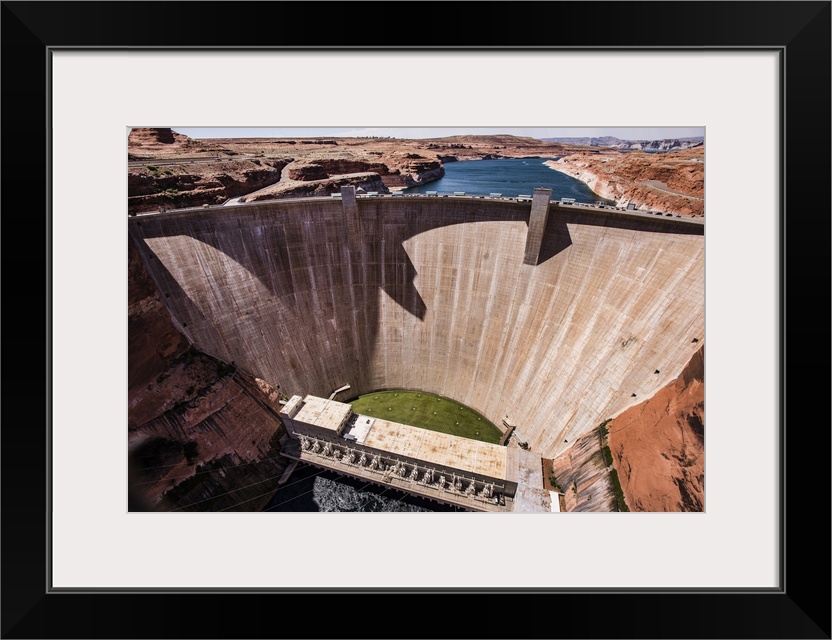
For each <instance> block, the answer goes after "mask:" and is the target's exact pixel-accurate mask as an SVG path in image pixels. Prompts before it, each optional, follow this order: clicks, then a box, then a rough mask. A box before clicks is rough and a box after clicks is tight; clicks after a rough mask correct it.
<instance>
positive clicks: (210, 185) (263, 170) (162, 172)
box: [127, 158, 287, 214]
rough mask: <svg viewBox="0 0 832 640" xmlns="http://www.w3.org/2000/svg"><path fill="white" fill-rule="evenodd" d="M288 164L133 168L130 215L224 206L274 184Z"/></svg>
mask: <svg viewBox="0 0 832 640" xmlns="http://www.w3.org/2000/svg"><path fill="white" fill-rule="evenodd" d="M286 164H287V162H286V161H285V160H261V159H258V158H254V159H251V160H217V161H214V162H186V163H177V164H162V163H160V164H158V165H155V164H153V163H147V164H144V165H141V166H131V167H130V168H129V170H128V174H127V195H128V198H127V207H128V212H129V213H131V214H132V213H141V212H143V211H158V210H159V207H165V208H166V209H173V208H184V207H197V206H200V205H203V204H210V205H215V204H222V203H223V202H224V201H225V200H227V199H229V198H234V197H236V196H240V195H243V194H246V193H251V192H252V191H256V190H257V189H262V188H263V187H266V186H268V185H270V184H274V183H275V182H277V181H278V180H280V177H281V171H282V170H283V167H285V166H286Z"/></svg>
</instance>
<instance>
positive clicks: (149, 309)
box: [127, 246, 287, 511]
mask: <svg viewBox="0 0 832 640" xmlns="http://www.w3.org/2000/svg"><path fill="white" fill-rule="evenodd" d="M128 259H129V263H128V266H129V269H128V296H129V297H128V304H129V307H128V427H127V433H128V452H129V455H128V473H129V483H130V484H129V495H130V509H131V510H138V511H153V510H163V511H164V510H172V509H184V510H199V511H205V510H215V511H216V510H221V509H228V510H244V511H257V510H259V509H262V508H263V506H264V505H265V504H266V503H267V502H268V500H269V499H270V497H271V495H272V493H273V491H274V489H275V488H276V486H277V479H278V478H279V477H280V475H281V474H282V472H283V470H284V469H285V467H286V465H287V461H285V460H284V459H283V458H280V457H279V455H278V452H279V448H280V445H279V441H280V438H281V437H282V436H283V434H284V429H283V427H282V425H281V424H280V422H279V420H278V419H277V417H276V411H277V407H278V403H277V400H278V392H277V391H276V390H274V389H271V388H270V387H269V386H268V385H267V384H266V383H264V382H263V381H259V380H255V379H253V378H251V377H249V376H247V375H246V374H244V373H242V372H240V371H237V370H236V368H235V367H234V366H232V365H229V364H226V363H224V362H222V361H220V360H218V359H216V358H213V357H211V356H208V355H206V354H204V353H202V352H200V351H199V350H197V349H195V348H194V347H193V346H191V345H190V344H189V343H188V341H187V339H186V338H185V337H184V336H183V335H182V334H181V333H180V332H179V330H178V329H177V328H176V327H175V326H174V324H173V322H172V320H171V318H170V315H169V313H168V311H167V309H166V308H165V307H164V305H163V304H162V301H161V299H160V297H159V295H158V293H157V291H156V287H155V285H154V284H153V282H152V280H151V279H150V277H149V276H148V274H147V271H146V270H145V268H144V265H143V264H142V262H141V259H140V258H139V256H138V252H136V251H135V249H134V248H133V247H132V246H130V248H129V252H128ZM270 490H271V491H270Z"/></svg>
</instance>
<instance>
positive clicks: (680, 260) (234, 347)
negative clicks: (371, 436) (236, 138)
mask: <svg viewBox="0 0 832 640" xmlns="http://www.w3.org/2000/svg"><path fill="white" fill-rule="evenodd" d="M533 207H534V205H533V204H530V203H529V202H519V201H517V200H507V199H503V198H482V197H447V198H446V197H436V196H421V197H417V196H410V197H385V198H379V197H375V198H357V199H354V200H350V201H348V202H345V201H343V198H305V199H297V200H276V201H265V202H258V203H252V204H244V205H240V206H235V207H213V208H207V209H194V210H185V211H179V212H171V213H163V214H147V215H138V216H135V217H130V218H129V219H128V228H129V235H130V237H131V239H132V241H133V242H134V243H135V245H136V246H137V247H138V249H139V252H140V254H141V256H142V259H143V261H144V262H145V264H146V266H147V268H148V271H149V273H150V274H151V277H152V278H153V279H154V281H155V282H156V285H157V287H158V289H159V292H160V296H161V298H162V300H163V301H164V303H165V304H166V305H167V307H168V308H169V309H170V312H171V315H172V317H173V319H174V322H175V323H176V324H177V326H178V327H179V328H180V329H181V331H182V332H183V333H184V334H186V335H187V336H188V338H189V339H190V340H191V341H192V342H193V343H194V344H195V345H197V346H198V347H199V348H200V349H202V350H204V351H205V352H207V353H209V354H211V355H214V356H216V357H218V358H221V359H222V360H225V361H227V362H233V363H234V364H236V365H237V366H238V367H241V368H242V369H243V370H245V371H247V372H249V373H251V374H253V375H255V376H257V377H259V378H262V379H264V380H267V381H269V382H271V383H272V384H274V385H280V388H281V391H282V392H284V393H286V394H287V395H292V394H296V393H303V394H307V393H308V394H313V395H318V396H326V395H328V393H329V391H330V390H331V389H333V388H335V387H336V386H338V385H341V384H343V383H344V382H348V383H349V384H350V385H351V388H352V391H353V392H354V393H355V394H356V395H361V394H364V393H368V392H370V391H374V390H378V389H384V388H388V389H389V388H402V389H414V390H424V391H428V392H432V393H439V394H441V395H444V396H447V397H451V398H454V399H455V400H458V401H459V402H462V403H464V404H466V405H468V406H470V407H471V408H473V409H475V410H476V411H478V412H480V413H481V414H483V415H484V416H486V417H487V418H488V419H489V420H491V421H492V422H494V423H496V424H500V423H501V421H502V420H504V419H507V420H508V421H509V422H510V423H511V424H514V425H517V427H518V429H519V430H520V431H521V432H522V433H523V437H524V439H525V440H527V441H528V443H529V445H530V446H531V448H532V450H533V451H535V452H537V453H540V454H541V455H544V456H547V457H552V456H555V455H557V454H559V453H561V452H563V451H564V450H565V449H567V448H568V447H569V446H570V444H569V443H570V442H571V441H573V440H574V439H575V438H577V437H578V436H580V435H581V434H583V433H585V432H586V431H588V430H589V429H592V428H593V427H595V426H597V425H598V424H599V423H600V422H601V421H603V420H605V419H606V418H609V417H612V416H615V415H617V414H618V413H620V412H621V411H623V410H624V409H626V408H627V407H629V406H631V405H633V404H635V403H638V402H641V401H642V400H644V399H646V398H647V397H649V396H650V395H652V394H653V393H654V392H655V391H656V390H658V389H659V388H661V387H662V386H663V385H665V384H666V383H667V382H669V381H670V380H672V379H673V378H674V377H675V376H676V375H678V373H679V372H680V371H681V370H682V368H683V367H684V365H685V364H686V363H687V362H688V360H689V359H690V356H691V355H692V353H693V352H694V351H695V350H696V349H697V348H698V347H699V346H701V343H702V340H703V333H704V289H705V277H704V225H703V221H702V220H701V219H685V218H681V219H680V218H676V217H668V216H664V215H656V214H649V213H645V212H637V211H626V212H625V211H621V210H618V209H613V208H595V207H583V206H576V205H559V204H557V203H550V204H549V205H548V208H546V209H545V213H546V220H544V221H543V223H542V225H541V224H536V223H535V222H534V220H533V219H532V221H531V223H530V218H532V213H533ZM533 230H537V231H535V235H534V237H533V236H532V231H533ZM538 231H539V233H538ZM350 236H351V237H350ZM532 237H533V243H532V246H533V249H534V246H536V247H537V260H536V261H533V260H529V259H527V258H528V257H529V255H530V254H529V251H528V250H529V243H530V238H532ZM533 252H534V251H533ZM529 262H533V264H529ZM694 339H696V340H697V341H698V342H693V340H694ZM656 372H660V373H656Z"/></svg>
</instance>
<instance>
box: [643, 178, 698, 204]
mask: <svg viewBox="0 0 832 640" xmlns="http://www.w3.org/2000/svg"><path fill="white" fill-rule="evenodd" d="M639 184H643V185H645V186H647V187H651V188H653V189H655V190H656V191H664V192H665V193H670V194H673V195H674V196H682V197H683V198H690V199H691V200H704V198H700V197H698V196H691V195H688V194H687V193H682V192H681V191H673V189H668V188H667V185H666V184H665V183H664V182H661V181H659V180H645V181H644V182H640V183H639Z"/></svg>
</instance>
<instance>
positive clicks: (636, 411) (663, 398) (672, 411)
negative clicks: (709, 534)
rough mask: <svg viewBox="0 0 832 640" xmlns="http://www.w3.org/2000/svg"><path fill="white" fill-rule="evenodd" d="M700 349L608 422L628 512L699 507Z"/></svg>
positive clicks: (702, 493) (702, 403) (701, 451)
mask: <svg viewBox="0 0 832 640" xmlns="http://www.w3.org/2000/svg"><path fill="white" fill-rule="evenodd" d="M704 365H705V348H704V347H701V348H700V349H699V350H698V351H697V352H696V353H695V354H694V356H693V357H692V358H691V360H690V362H689V363H688V365H687V366H686V367H685V368H684V370H683V371H682V373H681V375H680V376H679V377H678V378H677V379H676V380H674V381H673V382H671V383H670V384H668V385H667V386H665V387H664V388H662V389H661V390H659V391H658V392H657V393H656V394H655V395H653V397H651V398H650V399H649V400H646V401H645V402H642V403H641V404H639V405H636V406H634V407H631V408H629V409H627V410H626V411H624V412H623V413H621V414H620V415H619V416H617V417H616V418H614V419H613V420H612V422H611V423H610V424H609V442H610V449H611V450H612V455H613V461H614V465H615V468H616V469H618V476H619V478H620V481H621V487H622V489H623V490H624V496H625V498H626V501H627V505H628V506H629V507H630V509H631V510H632V511H703V510H704V506H705V487H704V484H705V456H704V453H705V452H704V448H705V428H704V425H705V385H704V376H705V366H704Z"/></svg>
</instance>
